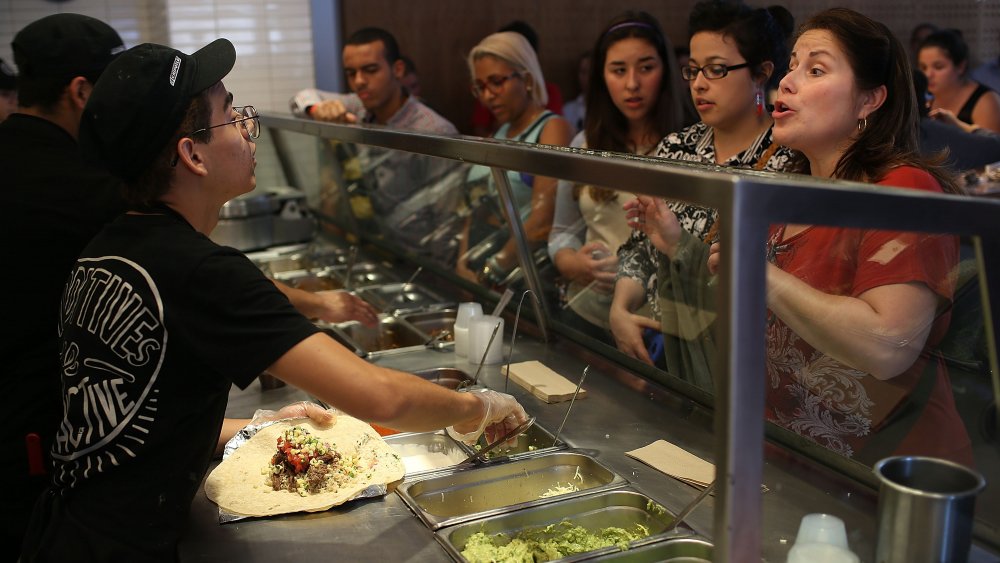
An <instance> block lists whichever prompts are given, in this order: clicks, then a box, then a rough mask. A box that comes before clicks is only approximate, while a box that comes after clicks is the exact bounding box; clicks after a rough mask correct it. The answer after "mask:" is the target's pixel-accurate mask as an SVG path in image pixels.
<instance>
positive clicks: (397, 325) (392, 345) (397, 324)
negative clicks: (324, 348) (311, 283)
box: [336, 316, 427, 357]
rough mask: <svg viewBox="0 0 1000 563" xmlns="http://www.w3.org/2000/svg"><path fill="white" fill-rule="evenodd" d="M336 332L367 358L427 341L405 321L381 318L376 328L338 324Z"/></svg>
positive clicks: (353, 324)
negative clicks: (341, 334) (342, 335)
mask: <svg viewBox="0 0 1000 563" xmlns="http://www.w3.org/2000/svg"><path fill="white" fill-rule="evenodd" d="M336 326H337V330H339V331H340V332H342V333H343V334H344V336H346V337H347V339H348V340H350V341H351V342H352V343H353V344H354V346H355V347H356V348H358V349H360V350H361V351H362V352H363V353H364V355H367V356H369V357H373V356H382V355H385V354H388V353H390V352H396V351H397V350H403V349H405V348H412V347H414V346H423V345H424V343H425V342H427V339H426V338H425V337H424V335H423V334H421V333H420V332H418V331H417V329H415V328H413V327H412V326H410V325H409V324H407V323H406V322H405V321H402V320H400V319H397V318H396V317H388V316H382V317H380V318H379V322H378V325H377V326H374V327H367V326H365V325H363V324H361V323H359V322H357V321H351V322H347V323H340V324H338V325H336Z"/></svg>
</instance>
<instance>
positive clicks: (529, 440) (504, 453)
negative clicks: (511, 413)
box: [462, 422, 566, 463]
mask: <svg viewBox="0 0 1000 563" xmlns="http://www.w3.org/2000/svg"><path fill="white" fill-rule="evenodd" d="M554 440H555V436H553V435H552V433H551V432H549V431H548V430H546V429H545V428H543V427H542V426H541V425H540V424H538V423H537V422H536V423H535V424H533V425H532V426H531V428H528V430H527V432H525V433H524V434H521V435H520V436H518V437H517V445H515V446H513V447H510V448H508V447H505V446H499V447H497V448H496V449H494V450H492V451H490V452H488V453H487V454H486V459H487V461H488V462H489V463H496V462H500V461H505V460H506V459H507V458H515V459H516V458H521V457H525V456H533V455H542V454H545V453H548V452H552V451H557V450H564V449H566V442H563V441H562V440H559V444H558V445H553V443H552V442H553V441H554ZM478 445H479V447H480V448H485V447H486V446H487V442H486V437H485V436H481V437H480V438H479V442H478ZM462 447H463V448H466V449H467V450H468V451H469V455H472V453H473V452H474V451H475V449H474V448H473V447H470V446H466V445H465V444H462Z"/></svg>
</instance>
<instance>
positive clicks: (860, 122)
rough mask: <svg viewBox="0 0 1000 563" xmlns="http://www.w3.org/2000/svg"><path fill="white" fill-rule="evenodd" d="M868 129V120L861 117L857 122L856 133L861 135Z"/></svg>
mask: <svg viewBox="0 0 1000 563" xmlns="http://www.w3.org/2000/svg"><path fill="white" fill-rule="evenodd" d="M867 128H868V118H867V117H862V118H861V119H859V120H858V133H863V132H864V130H865V129H867Z"/></svg>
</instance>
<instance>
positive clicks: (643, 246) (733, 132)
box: [610, 1, 790, 389]
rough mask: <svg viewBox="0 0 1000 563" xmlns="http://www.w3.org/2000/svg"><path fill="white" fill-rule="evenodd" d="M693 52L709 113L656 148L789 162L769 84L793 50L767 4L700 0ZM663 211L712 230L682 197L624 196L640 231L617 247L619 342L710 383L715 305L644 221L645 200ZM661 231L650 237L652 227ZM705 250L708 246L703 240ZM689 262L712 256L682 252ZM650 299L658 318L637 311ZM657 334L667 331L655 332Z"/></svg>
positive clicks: (670, 218) (699, 229)
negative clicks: (698, 302)
mask: <svg viewBox="0 0 1000 563" xmlns="http://www.w3.org/2000/svg"><path fill="white" fill-rule="evenodd" d="M689 30H690V35H691V41H690V49H691V60H690V62H689V63H688V66H686V67H683V68H681V75H682V76H683V78H684V79H685V80H687V81H688V84H689V86H690V94H691V98H692V99H693V101H694V103H695V108H696V109H697V111H698V115H699V116H700V117H701V121H700V122H698V123H696V124H694V125H692V126H690V127H688V128H686V129H683V130H681V131H678V132H675V133H671V134H670V135H668V136H667V137H666V138H664V139H663V140H662V141H661V142H660V143H659V145H658V147H657V149H656V153H655V154H656V156H660V157H664V158H669V159H676V160H684V161H690V162H700V163H705V164H713V165H723V166H733V167H740V168H754V169H758V170H782V169H783V168H784V167H785V165H786V164H787V163H788V160H789V157H790V152H789V151H788V150H787V149H784V148H780V147H779V146H778V145H777V144H775V143H774V142H773V141H772V138H771V125H772V123H773V121H772V119H771V116H770V113H769V111H768V109H767V107H766V105H765V92H766V87H767V82H768V79H769V77H770V76H771V73H772V72H773V70H774V68H775V61H778V60H780V59H781V58H783V57H784V56H785V46H784V37H783V34H782V31H781V29H780V27H779V26H778V24H777V23H776V22H775V21H774V19H773V18H772V17H771V15H770V14H769V13H768V12H767V11H766V10H763V9H751V8H749V7H747V6H746V5H742V4H736V3H729V2H717V1H708V2H700V3H698V4H697V5H696V6H695V7H694V10H693V11H692V13H691V16H690V20H689ZM647 207H648V208H651V209H653V208H655V209H658V210H659V211H660V213H659V216H660V217H662V219H663V221H665V222H667V223H668V226H669V228H670V229H672V232H674V233H677V234H678V236H681V234H683V236H684V237H685V239H684V240H685V241H687V240H689V239H690V240H695V241H701V240H705V239H707V238H712V237H714V235H713V234H712V232H713V226H714V224H715V220H716V215H717V214H716V211H715V210H713V209H709V208H705V207H700V206H697V205H691V204H686V203H682V202H664V201H663V200H660V199H658V198H650V197H647V196H640V197H638V198H636V199H633V200H630V201H629V202H626V204H625V209H626V214H627V216H629V218H630V226H631V227H633V228H634V229H635V231H634V232H633V234H632V235H631V236H630V238H629V240H628V241H627V242H626V243H625V244H624V245H623V246H622V247H621V249H620V250H619V251H618V258H619V268H618V280H617V282H616V283H615V291H614V299H613V301H612V305H611V313H610V324H611V332H612V334H613V335H614V338H615V342H616V344H617V346H618V348H619V349H620V350H621V351H623V352H625V353H626V354H628V355H630V356H632V357H634V358H637V359H639V360H640V361H643V362H645V363H649V364H654V365H659V366H660V367H664V368H665V369H667V371H669V372H670V373H671V374H672V375H675V376H677V377H680V378H682V379H685V380H687V381H690V382H692V383H694V384H695V385H698V386H700V387H703V388H707V389H711V388H712V379H711V374H710V372H709V363H710V361H711V359H712V357H713V356H714V355H715V348H714V345H713V340H712V339H711V338H710V335H709V334H708V330H709V329H708V326H709V323H710V320H711V318H712V315H711V312H710V311H704V310H702V309H701V307H696V308H692V307H690V306H688V303H690V302H693V300H695V299H697V297H698V295H700V294H701V293H702V292H703V289H702V288H701V287H700V285H699V283H698V279H697V278H696V277H694V276H689V275H687V274H686V273H685V270H684V269H682V268H680V267H679V266H680V262H679V261H678V257H677V256H675V252H676V244H674V245H670V244H666V242H665V241H664V240H662V238H661V237H660V236H658V233H659V230H658V229H655V228H651V227H652V226H653V224H652V221H650V224H649V225H646V224H645V223H644V222H640V221H638V219H639V218H640V217H639V212H640V211H642V210H644V209H646V208H647ZM650 233H651V234H652V235H653V236H652V237H650V236H648V235H649V234H650ZM694 248H695V249H696V250H700V251H702V252H703V253H705V252H707V247H705V248H701V247H700V246H697V245H695V246H694ZM682 258H683V259H684V260H688V261H690V263H693V264H698V263H699V260H700V261H701V262H704V260H705V256H704V255H702V256H700V257H698V256H689V255H688V254H687V253H685V254H684V256H682ZM644 302H648V303H649V304H650V305H651V307H652V309H653V313H654V316H655V317H658V318H659V321H655V320H652V319H650V318H648V317H646V316H645V315H642V314H638V313H637V311H638V309H639V308H640V307H641V306H642V305H643V303H644ZM644 329H648V330H647V333H648V332H649V331H662V333H663V346H664V356H663V360H662V363H661V362H660V361H659V360H657V361H655V362H654V358H653V357H651V355H650V354H649V352H648V350H647V345H648V344H647V341H648V340H650V338H649V334H647V335H646V338H645V339H644V335H643V331H644ZM654 339H655V340H657V341H659V336H654Z"/></svg>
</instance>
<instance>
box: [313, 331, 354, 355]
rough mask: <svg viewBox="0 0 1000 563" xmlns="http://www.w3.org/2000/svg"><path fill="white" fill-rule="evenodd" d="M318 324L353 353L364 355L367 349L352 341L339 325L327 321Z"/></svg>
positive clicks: (324, 332)
mask: <svg viewBox="0 0 1000 563" xmlns="http://www.w3.org/2000/svg"><path fill="white" fill-rule="evenodd" d="M316 326H318V327H319V330H320V332H322V333H323V334H325V335H327V336H329V337H330V338H332V339H334V340H336V341H337V342H338V343H339V344H341V345H342V346H343V347H344V348H347V349H348V350H350V351H351V353H353V354H354V355H355V356H362V357H364V355H365V351H364V350H362V349H361V348H358V346H357V345H356V344H354V342H352V341H351V339H350V338H348V337H347V335H345V334H344V333H342V332H340V331H339V330H337V327H335V326H333V325H328V324H325V323H317V324H316Z"/></svg>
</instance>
